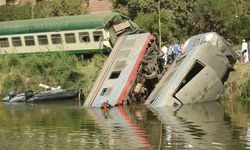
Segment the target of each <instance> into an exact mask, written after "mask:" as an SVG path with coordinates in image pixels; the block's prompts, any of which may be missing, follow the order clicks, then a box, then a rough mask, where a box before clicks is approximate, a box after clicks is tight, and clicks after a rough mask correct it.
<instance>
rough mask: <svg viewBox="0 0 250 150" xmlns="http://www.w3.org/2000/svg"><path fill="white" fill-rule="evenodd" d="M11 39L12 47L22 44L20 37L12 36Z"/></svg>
mask: <svg viewBox="0 0 250 150" xmlns="http://www.w3.org/2000/svg"><path fill="white" fill-rule="evenodd" d="M11 40H12V45H13V46H14V47H19V46H22V41H21V37H12V38H11Z"/></svg>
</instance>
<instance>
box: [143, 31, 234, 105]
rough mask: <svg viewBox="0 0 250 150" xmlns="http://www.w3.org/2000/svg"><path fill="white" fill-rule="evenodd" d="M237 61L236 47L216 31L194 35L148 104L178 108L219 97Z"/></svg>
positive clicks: (154, 91)
mask: <svg viewBox="0 0 250 150" xmlns="http://www.w3.org/2000/svg"><path fill="white" fill-rule="evenodd" d="M235 63H236V57H235V53H234V51H233V50H232V49H231V46H230V45H229V43H228V42H227V41H226V40H225V39H224V38H223V37H221V36H219V35H218V34H217V33H214V32H210V33H205V34H199V35H196V36H193V37H191V38H190V39H188V40H187V41H186V43H185V45H184V48H183V53H182V54H181V55H179V56H178V57H177V58H176V60H175V61H174V63H173V64H172V65H171V67H170V68H169V70H168V71H167V72H166V74H165V75H164V76H163V77H162V79H161V81H160V82H159V83H158V84H157V86H156V88H155V89H154V90H153V91H152V93H151V94H150V96H149V97H148V99H147V101H146V104H147V105H149V106H151V107H163V106H170V107H172V108H174V109H179V108H180V107H181V106H182V105H183V104H189V103H199V102H207V101H215V100H218V98H219V97H220V96H221V95H222V93H223V90H224V82H225V81H226V80H227V78H228V75H229V72H230V71H231V70H232V69H233V65H234V64H235Z"/></svg>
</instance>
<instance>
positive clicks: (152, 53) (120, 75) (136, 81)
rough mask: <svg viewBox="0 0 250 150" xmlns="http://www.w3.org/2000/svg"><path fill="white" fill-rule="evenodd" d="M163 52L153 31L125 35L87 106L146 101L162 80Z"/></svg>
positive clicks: (86, 102) (106, 63)
mask: <svg viewBox="0 0 250 150" xmlns="http://www.w3.org/2000/svg"><path fill="white" fill-rule="evenodd" d="M161 60H162V54H161V53H160V51H159V50H158V48H157V46H156V43H155V39H154V37H153V36H152V35H151V34H149V33H141V34H133V35H125V36H122V37H121V38H120V39H119V40H118V41H117V43H116V44H115V47H114V48H113V50H112V52H111V53H110V55H109V58H108V60H107V61H106V62H105V64H104V67H103V69H102V71H101V73H100V74H99V76H98V78H97V80H96V82H95V84H94V86H93V88H92V90H91V91H90V93H89V95H88V97H87V99H86V101H85V103H84V106H86V107H108V106H117V105H120V104H127V103H131V102H132V101H134V100H146V98H147V97H148V95H149V94H150V93H151V91H152V90H153V88H154V85H155V84H156V83H157V82H158V81H159V80H160V78H161V74H162V72H164V68H163V66H162V64H163V63H162V62H160V61H161Z"/></svg>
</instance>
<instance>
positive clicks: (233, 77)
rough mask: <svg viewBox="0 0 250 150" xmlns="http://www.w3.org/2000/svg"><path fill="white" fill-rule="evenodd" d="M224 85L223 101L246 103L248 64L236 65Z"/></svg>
mask: <svg viewBox="0 0 250 150" xmlns="http://www.w3.org/2000/svg"><path fill="white" fill-rule="evenodd" d="M234 68H235V71H233V72H231V73H230V77H229V79H228V81H227V82H226V84H225V87H226V88H225V92H224V95H223V97H222V101H224V100H228V99H230V100H233V101H240V102H246V101H249V98H250V72H249V69H250V63H237V64H236V65H235V67H234Z"/></svg>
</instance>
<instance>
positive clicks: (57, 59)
mask: <svg viewBox="0 0 250 150" xmlns="http://www.w3.org/2000/svg"><path fill="white" fill-rule="evenodd" d="M105 60H106V56H104V55H95V56H94V57H93V58H92V59H88V60H84V61H78V60H77V57H76V56H75V55H68V54H65V53H53V54H50V53H44V54H40V55H31V56H27V57H21V56H16V55H2V56H0V92H1V93H0V96H1V97H3V96H5V95H6V94H7V93H8V92H9V91H11V90H16V91H17V92H24V91H25V90H29V89H31V90H34V91H41V90H43V89H41V88H40V87H39V86H38V85H39V83H43V84H46V85H49V86H53V87H57V86H59V85H60V86H62V88H77V89H82V90H83V91H84V93H85V95H86V94H87V93H88V92H89V91H90V89H91V87H92V85H93V83H94V81H95V79H96V77H97V75H98V74H99V72H100V70H101V67H102V65H103V62H104V61H105Z"/></svg>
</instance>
